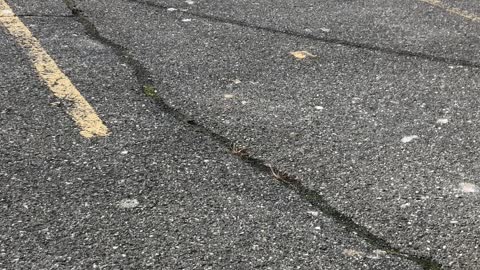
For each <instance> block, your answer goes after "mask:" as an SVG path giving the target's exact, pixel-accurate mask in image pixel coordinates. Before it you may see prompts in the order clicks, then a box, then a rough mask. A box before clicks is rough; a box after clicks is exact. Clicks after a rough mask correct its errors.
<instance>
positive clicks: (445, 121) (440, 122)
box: [437, 118, 448, 124]
mask: <svg viewBox="0 0 480 270" xmlns="http://www.w3.org/2000/svg"><path fill="white" fill-rule="evenodd" d="M446 123H448V119H447V118H442V119H438V120H437V124H446Z"/></svg>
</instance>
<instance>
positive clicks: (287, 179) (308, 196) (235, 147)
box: [63, 0, 480, 270]
mask: <svg viewBox="0 0 480 270" xmlns="http://www.w3.org/2000/svg"><path fill="white" fill-rule="evenodd" d="M63 1H64V2H65V4H66V5H67V7H68V8H69V9H70V10H71V11H72V14H73V16H74V17H75V18H76V19H77V20H78V21H79V22H80V23H82V25H83V26H84V27H85V30H86V33H87V35H88V36H89V37H91V38H92V39H94V40H97V41H99V42H101V43H102V44H104V45H106V46H108V47H110V48H111V49H112V51H113V52H114V53H115V55H117V56H118V57H119V58H120V60H121V61H122V62H124V63H126V64H128V65H129V66H130V67H131V68H132V69H133V72H134V75H135V76H136V79H137V82H138V84H139V86H140V88H141V89H142V90H143V93H144V94H145V95H146V96H147V97H149V98H151V99H153V100H154V101H155V102H156V104H157V105H158V107H159V109H160V110H162V111H163V112H165V113H168V114H170V115H172V116H173V117H175V118H176V119H177V120H179V121H181V122H183V123H185V124H186V125H188V126H189V127H190V128H191V129H192V131H194V132H198V133H201V134H203V135H206V136H209V137H210V138H211V139H213V140H215V141H216V142H217V143H219V144H221V145H223V146H224V147H225V149H227V150H228V151H229V152H230V153H231V154H232V155H235V156H237V157H238V158H239V159H241V160H242V161H243V162H244V163H246V164H248V165H250V166H251V167H252V168H254V169H256V170H257V171H259V172H261V173H264V174H268V175H271V176H272V177H273V178H274V179H276V180H278V182H279V183H281V184H282V185H283V186H284V187H286V188H289V189H291V190H293V191H295V192H296V194H298V195H299V196H300V197H301V198H302V199H304V200H305V201H307V202H309V203H310V204H311V205H312V206H313V207H315V208H316V209H318V210H319V211H321V212H322V213H323V214H325V215H327V216H329V217H331V218H333V219H334V220H335V221H336V222H337V223H338V224H341V225H343V226H344V227H345V228H346V229H347V230H348V231H349V232H352V233H353V232H354V233H355V234H356V235H357V236H359V237H361V238H362V239H364V240H365V241H367V242H368V243H369V244H371V245H372V246H374V247H376V248H378V249H382V250H385V251H386V252H387V253H389V254H391V255H394V256H398V257H401V258H404V259H407V260H410V261H412V262H415V263H417V264H418V265H420V266H422V267H423V269H429V270H436V269H441V265H440V264H439V263H437V262H436V261H434V260H433V259H432V258H428V257H423V256H417V255H413V254H409V253H407V252H403V251H400V250H399V249H398V248H394V247H392V246H391V245H390V244H389V243H388V242H387V241H386V240H384V239H382V238H380V237H378V236H376V235H374V234H372V233H371V232H370V231H369V230H368V229H367V228H366V227H363V226H361V225H359V224H357V223H355V221H353V219H352V218H351V217H349V216H347V215H345V214H343V213H341V212H340V211H339V210H337V209H336V208H334V207H333V206H331V205H330V204H329V203H328V202H327V201H326V200H325V199H324V198H323V197H322V196H321V195H320V194H319V193H318V192H316V191H315V190H311V189H309V188H307V187H305V186H304V185H303V184H302V183H301V181H300V180H299V179H298V178H297V177H295V176H293V175H290V174H288V173H287V172H284V171H282V170H280V169H278V168H276V167H274V166H273V165H270V164H268V163H266V161H264V160H261V159H258V158H256V157H254V156H252V155H250V154H249V153H248V149H247V148H246V147H244V146H241V144H238V143H235V142H232V141H231V140H230V139H228V138H226V137H224V136H222V135H220V134H217V133H215V132H213V131H211V130H210V129H208V128H206V127H204V126H202V125H201V124H199V123H197V122H196V121H195V120H194V119H192V118H191V117H189V116H187V115H185V114H183V113H182V112H180V111H179V110H178V109H176V108H174V107H172V106H170V105H169V104H167V103H166V102H165V101H164V100H163V99H162V98H161V97H160V96H159V95H158V92H157V90H156V89H155V87H154V86H153V85H154V82H153V80H152V79H151V78H152V76H151V74H150V72H149V70H148V69H147V68H145V67H144V66H143V65H142V64H141V63H140V61H138V60H136V59H135V58H134V57H133V56H132V55H131V54H130V53H129V51H128V50H127V49H125V48H124V47H122V46H121V45H119V44H116V43H115V42H113V41H111V40H109V39H107V38H105V37H103V36H101V35H100V33H99V32H98V30H97V29H96V27H95V25H94V24H93V23H92V22H90V21H89V20H88V19H87V17H85V16H84V14H83V12H82V11H81V10H80V9H78V8H77V7H76V4H75V2H74V1H73V0H63ZM129 1H131V2H141V3H145V4H149V5H154V6H157V7H160V8H165V9H167V7H163V6H160V5H157V4H154V3H149V2H143V1H136V0H129ZM189 14H192V15H195V16H199V17H202V16H203V17H205V18H207V19H213V20H216V21H220V22H227V23H233V24H239V25H243V26H247V27H251V28H253V27H254V26H250V25H247V24H246V23H243V22H237V21H231V20H226V19H221V18H217V17H213V16H208V15H199V14H193V13H189ZM257 28H259V29H261V30H267V31H270V32H279V31H278V30H272V29H268V28H262V27H257ZM286 33H288V32H286ZM295 35H297V34H295ZM354 47H359V46H357V45H354ZM479 66H480V65H479Z"/></svg>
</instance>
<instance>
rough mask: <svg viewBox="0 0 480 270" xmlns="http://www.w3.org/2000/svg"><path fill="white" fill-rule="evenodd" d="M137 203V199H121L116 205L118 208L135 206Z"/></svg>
mask: <svg viewBox="0 0 480 270" xmlns="http://www.w3.org/2000/svg"><path fill="white" fill-rule="evenodd" d="M138 204H139V202H138V200H137V199H123V200H121V201H120V202H119V203H118V206H119V207H120V208H126V209H130V208H135V207H137V206H138Z"/></svg>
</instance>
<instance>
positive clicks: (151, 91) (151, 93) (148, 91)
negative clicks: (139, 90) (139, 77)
mask: <svg viewBox="0 0 480 270" xmlns="http://www.w3.org/2000/svg"><path fill="white" fill-rule="evenodd" d="M143 93H145V95H147V96H148V97H156V96H157V90H155V87H153V86H152V85H148V84H147V85H144V86H143Z"/></svg>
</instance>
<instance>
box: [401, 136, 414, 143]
mask: <svg viewBox="0 0 480 270" xmlns="http://www.w3.org/2000/svg"><path fill="white" fill-rule="evenodd" d="M415 139H418V136H417V135H412V136H405V137H403V138H402V143H408V142H411V141H413V140H415Z"/></svg>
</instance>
